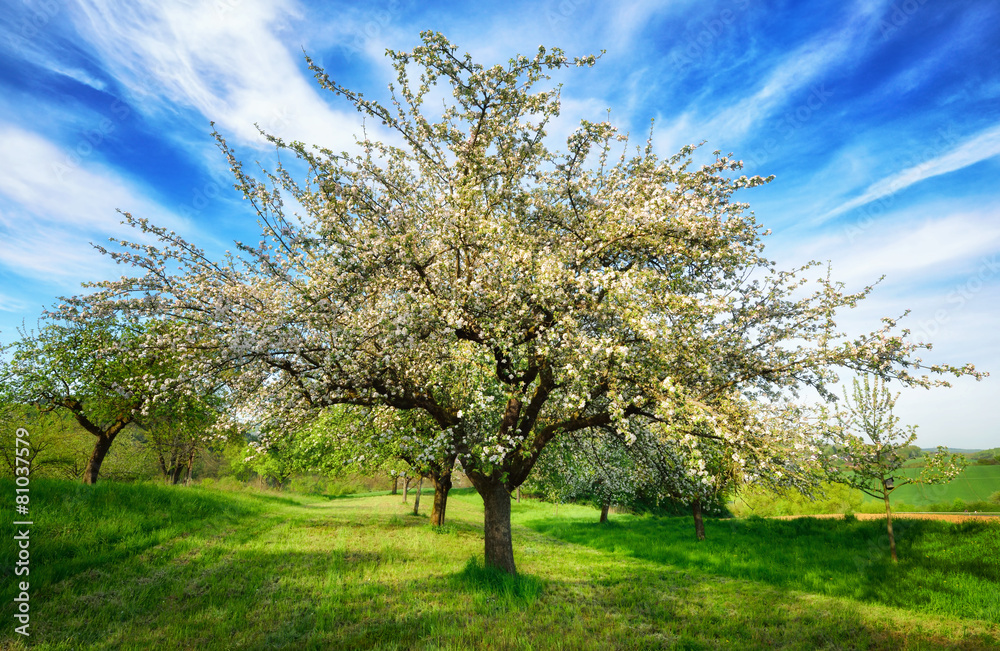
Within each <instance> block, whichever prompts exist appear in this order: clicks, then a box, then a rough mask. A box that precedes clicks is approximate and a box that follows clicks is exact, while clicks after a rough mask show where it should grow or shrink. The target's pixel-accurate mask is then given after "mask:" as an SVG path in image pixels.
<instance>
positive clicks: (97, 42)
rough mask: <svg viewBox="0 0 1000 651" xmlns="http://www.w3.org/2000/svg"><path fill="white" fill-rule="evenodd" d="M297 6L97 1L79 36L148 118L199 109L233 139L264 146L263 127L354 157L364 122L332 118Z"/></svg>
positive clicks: (233, 0)
mask: <svg viewBox="0 0 1000 651" xmlns="http://www.w3.org/2000/svg"><path fill="white" fill-rule="evenodd" d="M297 11H298V10H297V8H296V7H295V6H294V5H293V4H292V3H291V2H287V1H285V2H264V1H263V0H243V1H237V0H218V1H215V2H193V3H173V2H168V3H160V2H155V1H152V0H143V1H137V2H132V1H125V0H89V1H84V2H81V4H80V5H79V10H78V11H76V12H74V14H75V21H76V25H77V29H78V31H79V32H80V34H81V35H82V36H83V37H84V38H85V39H87V40H88V41H89V42H90V44H91V45H92V46H93V47H94V48H95V49H96V50H97V52H98V53H99V56H100V58H101V59H102V60H103V62H104V65H105V66H106V67H107V68H108V69H109V70H110V72H111V73H112V74H113V75H114V76H115V77H116V78H117V79H118V80H119V81H120V82H122V83H123V84H124V85H125V86H126V87H127V88H128V89H129V92H130V93H131V94H132V95H133V96H134V97H136V98H138V99H140V100H141V101H140V105H141V106H142V107H143V110H148V109H150V108H151V107H158V108H159V110H161V111H163V112H170V111H173V110H176V107H177V106H182V107H189V108H193V109H195V110H197V111H198V112H200V113H201V114H202V115H203V116H204V117H205V119H206V121H207V120H214V121H216V122H217V123H218V125H219V128H220V130H221V131H223V132H224V133H225V134H226V135H230V136H235V137H236V138H239V139H240V140H241V141H243V142H245V143H258V144H259V143H260V142H261V140H260V137H259V135H258V133H257V130H256V128H255V127H254V126H253V125H254V124H255V123H258V124H260V126H261V127H262V128H264V129H265V130H268V131H271V132H273V133H276V134H278V135H281V136H282V137H285V138H287V139H298V140H303V141H305V142H307V143H316V144H322V145H324V146H327V147H330V148H332V149H334V150H335V151H336V150H341V149H350V148H351V146H352V145H353V142H354V139H353V134H354V133H355V132H357V131H358V126H359V124H360V120H359V118H358V117H357V116H356V115H355V114H354V113H353V112H350V113H344V112H340V111H335V110H333V109H331V108H330V107H329V106H328V105H327V104H326V102H325V101H324V98H323V97H321V95H320V93H321V92H324V91H322V90H321V89H320V88H319V87H318V86H317V85H316V84H315V82H314V81H313V80H312V79H311V77H309V76H308V75H307V74H304V73H303V71H302V66H303V65H304V64H303V63H302V59H301V56H302V55H301V51H299V50H296V51H294V52H292V51H290V50H289V49H288V48H286V46H285V44H284V43H283V42H282V39H287V40H290V41H293V42H294V38H289V34H288V33H284V34H283V33H282V30H284V29H286V28H287V27H288V21H289V20H293V19H296V18H298V13H297Z"/></svg>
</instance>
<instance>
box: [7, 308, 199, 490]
mask: <svg viewBox="0 0 1000 651" xmlns="http://www.w3.org/2000/svg"><path fill="white" fill-rule="evenodd" d="M170 328H171V325H170V324H169V323H167V322H156V323H154V324H150V325H145V324H141V323H138V322H135V321H129V320H125V319H118V318H105V317H100V318H93V317H78V318H77V319H76V320H75V321H73V322H59V321H57V320H50V321H48V322H47V323H45V324H44V325H43V326H42V327H41V328H40V329H39V330H38V331H37V332H22V333H21V338H20V339H19V340H17V341H15V342H14V343H13V344H11V346H10V347H9V348H10V350H11V355H10V359H9V360H8V361H6V362H5V363H4V364H3V366H2V367H0V383H2V385H3V392H4V393H5V394H7V397H6V398H5V399H6V401H8V402H13V403H17V404H32V405H36V406H37V407H38V408H39V409H41V410H43V411H56V410H59V411H63V412H65V413H69V414H72V416H73V418H74V419H75V420H76V421H77V423H79V424H80V426H81V427H82V428H83V429H84V430H85V431H87V432H88V433H90V434H92V435H93V436H94V437H95V439H96V440H95V442H94V449H93V452H92V453H91V455H90V458H89V460H88V462H87V465H86V468H85V469H84V472H83V482H84V483H85V484H94V483H96V482H97V478H98V476H99V474H100V471H101V464H102V463H103V462H104V458H105V457H106V456H107V454H108V451H109V450H110V449H111V446H112V444H113V443H114V441H115V438H117V436H118V435H119V434H120V433H121V432H122V431H123V430H124V429H125V428H126V427H127V426H129V425H130V424H134V425H138V426H143V425H146V426H149V425H150V424H151V423H153V422H155V421H160V422H166V421H171V422H175V423H178V424H183V423H187V422H188V421H190V420H191V419H193V418H194V417H195V414H198V415H199V418H200V415H201V414H202V413H203V411H204V410H205V409H206V406H205V403H204V401H203V399H204V397H205V396H209V395H211V394H213V393H214V389H215V387H214V386H213V387H210V388H208V389H207V390H203V389H200V388H198V387H201V386H203V385H202V384H201V383H200V382H199V381H198V378H190V377H189V378H185V377H184V376H183V374H182V373H180V367H179V366H178V365H177V364H176V359H175V358H174V357H172V356H171V354H170V353H169V352H168V351H165V350H162V349H160V348H156V347H151V346H149V345H148V343H149V341H150V340H153V341H155V340H156V338H157V337H158V336H160V337H161V336H164V333H165V332H166V331H169V329H170ZM167 336H168V337H169V338H172V336H170V335H167ZM187 359H188V360H190V359H191V358H190V356H189V357H188V358H187Z"/></svg>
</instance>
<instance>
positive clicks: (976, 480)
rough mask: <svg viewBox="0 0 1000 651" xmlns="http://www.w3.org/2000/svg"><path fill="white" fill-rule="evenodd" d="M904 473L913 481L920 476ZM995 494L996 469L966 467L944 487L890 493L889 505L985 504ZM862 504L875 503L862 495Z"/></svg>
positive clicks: (999, 471) (998, 487)
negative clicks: (958, 500) (961, 502)
mask: <svg viewBox="0 0 1000 651" xmlns="http://www.w3.org/2000/svg"><path fill="white" fill-rule="evenodd" d="M904 472H905V473H906V474H907V475H910V476H913V477H916V476H917V475H919V474H920V469H919V468H906V469H904ZM997 491H1000V466H969V467H968V468H966V469H965V472H963V473H962V474H961V475H960V476H958V477H957V478H955V479H954V480H953V481H951V482H949V483H947V484H939V485H935V486H922V485H909V486H901V487H900V488H897V489H896V490H895V491H893V493H892V501H893V502H900V503H906V504H912V505H914V506H918V507H919V506H926V505H928V504H937V503H941V502H954V501H955V499H961V500H963V501H965V502H973V501H985V500H988V499H989V497H990V495H992V494H993V493H995V492H997ZM865 501H866V502H874V501H877V500H875V498H873V497H870V496H867V495H866V496H865Z"/></svg>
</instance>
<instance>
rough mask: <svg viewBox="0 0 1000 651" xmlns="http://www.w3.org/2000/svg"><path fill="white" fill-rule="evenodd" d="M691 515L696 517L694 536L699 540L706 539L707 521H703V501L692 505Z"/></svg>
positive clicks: (696, 501) (697, 501)
mask: <svg viewBox="0 0 1000 651" xmlns="http://www.w3.org/2000/svg"><path fill="white" fill-rule="evenodd" d="M691 513H692V514H693V515H694V535H695V536H697V537H698V540H704V539H705V521H704V520H702V519H701V500H695V501H694V502H692V503H691Z"/></svg>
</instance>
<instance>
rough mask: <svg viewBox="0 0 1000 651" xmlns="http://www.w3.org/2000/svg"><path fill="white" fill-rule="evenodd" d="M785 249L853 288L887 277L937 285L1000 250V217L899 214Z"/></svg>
mask: <svg viewBox="0 0 1000 651" xmlns="http://www.w3.org/2000/svg"><path fill="white" fill-rule="evenodd" d="M925 208H926V209H925V210H924V211H923V212H925V213H928V214H933V212H934V209H935V208H939V206H927V207H925ZM781 248H783V249H784V250H783V251H782V253H783V254H784V255H787V256H788V257H790V258H792V259H793V260H794V261H795V262H803V261H806V260H809V259H819V260H823V261H825V260H831V261H832V262H833V269H834V272H835V276H836V277H837V278H838V279H840V280H843V281H844V282H846V283H848V284H849V285H863V284H867V283H870V282H872V281H874V280H876V279H877V278H878V277H879V276H881V275H883V274H885V275H887V276H888V278H889V279H890V280H891V281H892V282H907V283H915V282H920V281H927V280H935V279H941V278H947V277H949V276H950V275H954V274H960V273H962V272H963V271H966V270H967V269H968V267H969V265H970V263H972V262H974V261H975V260H978V259H979V258H981V257H983V256H985V255H987V254H990V253H993V252H996V251H998V250H1000V213H996V212H989V211H987V212H954V213H951V214H947V213H945V216H943V217H936V218H926V219H923V220H921V219H920V217H919V216H914V215H913V214H906V215H901V214H896V215H893V216H892V217H890V218H886V219H884V220H881V221H878V222H874V223H871V224H868V225H857V224H848V225H846V226H845V227H844V229H843V230H840V231H833V232H827V233H826V234H823V235H820V236H818V237H814V238H812V239H809V240H804V241H800V242H798V243H797V244H796V245H795V246H794V248H788V247H787V246H786V247H781ZM772 255H773V251H772Z"/></svg>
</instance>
